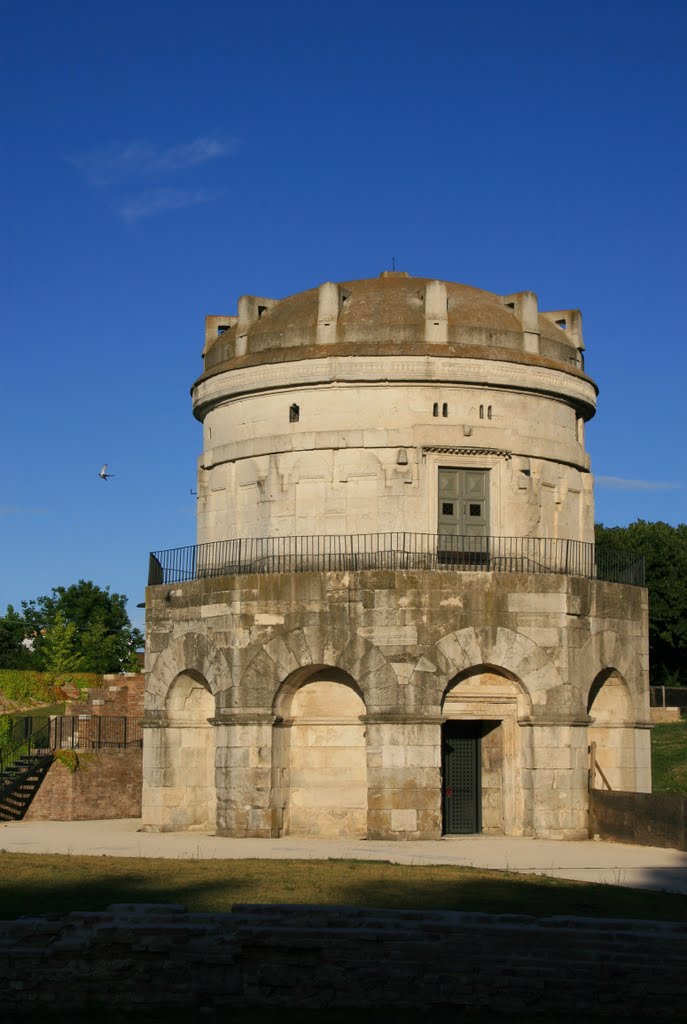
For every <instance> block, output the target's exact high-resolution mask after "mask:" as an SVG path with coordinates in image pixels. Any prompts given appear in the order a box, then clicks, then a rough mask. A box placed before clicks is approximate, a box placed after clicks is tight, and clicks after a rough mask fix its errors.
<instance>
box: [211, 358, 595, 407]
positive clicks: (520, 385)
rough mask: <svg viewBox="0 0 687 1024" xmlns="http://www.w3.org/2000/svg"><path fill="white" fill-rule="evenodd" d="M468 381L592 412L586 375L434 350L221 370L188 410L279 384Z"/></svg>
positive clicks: (279, 386)
mask: <svg viewBox="0 0 687 1024" xmlns="http://www.w3.org/2000/svg"><path fill="white" fill-rule="evenodd" d="M411 382H412V383H427V384H431V385H432V386H437V385H442V384H449V385H453V386H456V385H458V386H459V385H461V384H468V385H471V386H474V385H477V386H479V387H495V388H507V389H508V390H511V391H530V392H543V393H546V394H551V395H555V396H556V397H560V398H564V399H568V400H569V401H572V402H574V403H575V404H577V405H580V406H581V407H583V408H584V409H585V410H586V412H587V415H589V416H592V415H593V414H594V410H595V408H596V389H595V387H594V385H593V384H592V383H591V381H588V380H584V379H582V378H580V377H576V376H573V375H572V374H569V373H566V372H565V371H564V370H553V369H549V368H548V367H543V366H526V365H524V364H520V363H511V362H506V361H503V360H498V359H490V360H486V359H474V358H472V359H470V358H467V359H466V358H461V357H456V358H455V359H447V358H440V357H434V356H397V357H394V358H389V357H388V356H383V357H377V356H347V357H341V356H339V357H330V358H326V359H303V360H300V361H295V362H289V363H273V364H267V365H264V366H250V367H245V368H243V369H238V370H226V371H225V372H224V373H218V374H217V375H216V376H214V377H210V378H209V379H207V380H201V381H199V382H198V383H197V384H196V385H195V386H194V388H193V412H194V415H195V416H196V417H197V418H198V419H201V418H202V417H203V415H204V414H205V411H206V410H207V408H208V407H211V406H213V405H215V404H217V403H218V402H221V401H225V400H226V399H228V398H238V397H239V396H245V395H250V394H255V393H258V392H265V391H273V390H283V389H285V388H289V389H290V388H297V387H312V386H317V385H321V384H333V383H336V384H346V383H356V384H358V383H411Z"/></svg>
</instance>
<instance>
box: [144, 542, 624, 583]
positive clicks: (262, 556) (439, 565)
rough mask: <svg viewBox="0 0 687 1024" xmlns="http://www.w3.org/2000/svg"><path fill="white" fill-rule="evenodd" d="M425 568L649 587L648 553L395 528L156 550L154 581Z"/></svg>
mask: <svg viewBox="0 0 687 1024" xmlns="http://www.w3.org/2000/svg"><path fill="white" fill-rule="evenodd" d="M363 569H399V570H402V569H420V570H422V569H424V570H437V569H440V570H443V571H446V570H451V571H458V572H467V571H470V572H510V573H513V572H521V573H530V574H531V573H547V574H548V573H557V574H563V575H567V576H582V577H584V578H587V579H598V580H605V581H607V582H612V583H628V584H631V585H633V586H644V558H643V556H641V555H637V554H635V553H634V552H631V551H625V550H618V551H614V550H613V549H610V548H608V547H606V546H605V545H600V546H598V547H597V546H596V545H595V544H594V543H591V542H586V541H578V540H571V539H566V538H549V537H501V536H489V537H479V536H451V535H446V536H444V535H442V534H430V533H409V532H407V531H406V532H403V531H398V532H388V533H361V534H317V535H305V536H287V537H243V538H235V539H229V540H222V541H210V542H208V543H206V544H193V545H188V546H186V547H180V548H169V549H168V550H166V551H153V552H151V555H150V567H149V574H148V584H149V586H157V585H160V584H170V583H183V582H190V581H192V580H197V579H204V578H207V577H210V576H230V575H243V574H249V573H287V572H289V573H291V572H323V571H355V570H363Z"/></svg>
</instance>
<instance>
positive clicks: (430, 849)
mask: <svg viewBox="0 0 687 1024" xmlns="http://www.w3.org/2000/svg"><path fill="white" fill-rule="evenodd" d="M140 827H141V822H140V820H139V819H138V818H123V819H117V820H114V821H12V822H3V823H0V850H3V851H7V852H10V853H71V854H93V855H96V856H103V855H107V856H110V857H171V858H174V859H187V858H195V859H198V860H208V859H224V858H227V859H234V860H236V859H241V858H253V857H256V858H261V857H266V858H275V859H281V860H285V859H287V860H307V859H313V858H324V859H329V858H351V859H359V860H387V861H392V862H394V863H397V864H457V865H461V866H463V867H480V868H497V869H500V870H507V871H519V872H524V873H529V874H543V875H552V876H554V877H556V878H572V879H577V880H580V881H584V882H605V883H607V884H610V885H622V886H629V887H631V888H637V889H658V890H664V891H668V892H680V893H685V894H687V853H680V852H679V851H678V850H664V849H659V848H657V847H654V846H627V845H625V844H621V843H604V842H596V841H589V842H570V843H567V842H556V841H555V840H552V839H520V838H517V839H516V838H512V837H505V836H451V837H448V838H446V839H440V840H419V841H417V842H408V843H394V842H380V841H377V840H349V839H299V838H296V837H288V838H286V839H224V838H220V837H219V836H213V835H208V834H206V833H204V832H165V833H155V832H140V831H139V829H140Z"/></svg>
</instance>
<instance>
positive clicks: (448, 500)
mask: <svg viewBox="0 0 687 1024" xmlns="http://www.w3.org/2000/svg"><path fill="white" fill-rule="evenodd" d="M438 482H439V494H438V522H437V533H438V534H439V551H440V553H441V552H444V553H446V554H450V553H454V554H455V555H461V554H473V555H478V556H479V555H486V554H487V545H488V537H489V471H488V470H485V469H453V468H447V467H442V466H440V467H439V481H438Z"/></svg>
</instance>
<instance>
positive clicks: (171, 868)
mask: <svg viewBox="0 0 687 1024" xmlns="http://www.w3.org/2000/svg"><path fill="white" fill-rule="evenodd" d="M137 902H142V903H181V904H183V905H184V906H185V907H186V908H187V909H188V910H192V911H201V912H211V911H230V910H231V908H232V906H233V905H234V904H235V903H327V904H336V905H348V906H359V907H383V908H394V909H407V910H410V909H421V910H471V911H482V912H484V913H498V914H532V915H535V916H538V917H546V916H550V915H552V914H576V915H582V916H591V917H613V918H621V917H624V918H648V919H654V920H665V921H682V920H685V919H687V896H678V895H673V894H667V893H657V892H646V891H641V890H636V889H625V888H622V887H620V886H608V885H589V884H586V883H583V882H570V881H566V880H562V879H554V878H547V877H546V876H543V875H521V874H516V873H515V872H504V871H482V870H479V869H477V868H459V867H454V866H441V865H437V866H426V865H422V866H419V865H403V864H390V863H387V862H379V861H362V860H167V859H153V858H133V857H79V856H67V855H64V856H59V855H39V854H23V853H0V917H2V918H5V919H7V918H16V917H20V916H25V915H29V916H33V915H37V914H48V913H60V914H64V913H68V912H69V911H72V910H102V909H104V908H105V907H107V906H108V905H109V904H111V903H137Z"/></svg>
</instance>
